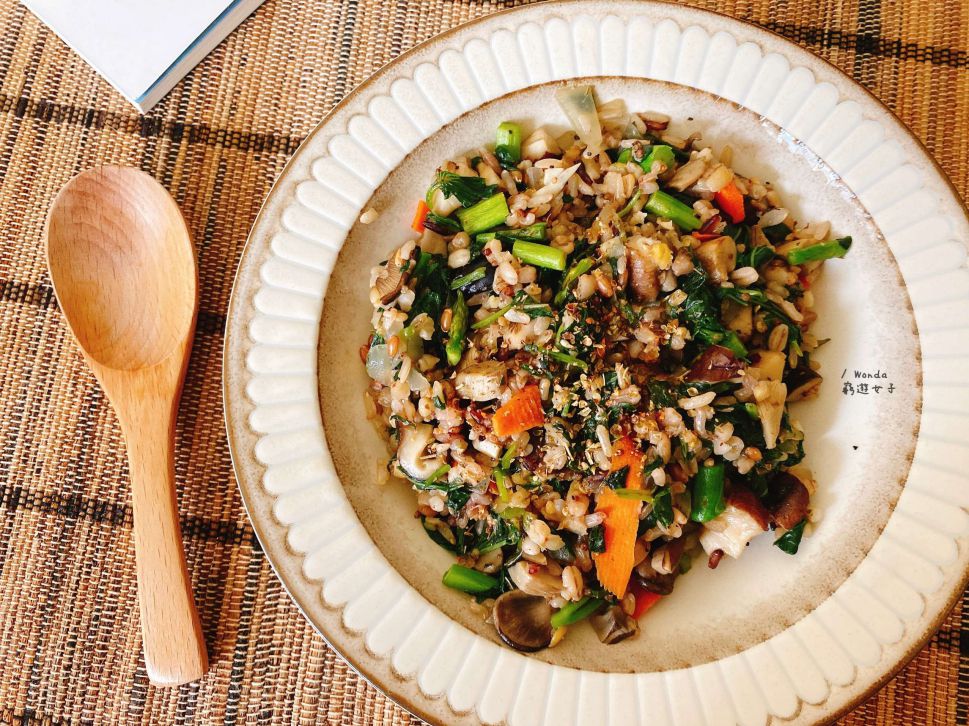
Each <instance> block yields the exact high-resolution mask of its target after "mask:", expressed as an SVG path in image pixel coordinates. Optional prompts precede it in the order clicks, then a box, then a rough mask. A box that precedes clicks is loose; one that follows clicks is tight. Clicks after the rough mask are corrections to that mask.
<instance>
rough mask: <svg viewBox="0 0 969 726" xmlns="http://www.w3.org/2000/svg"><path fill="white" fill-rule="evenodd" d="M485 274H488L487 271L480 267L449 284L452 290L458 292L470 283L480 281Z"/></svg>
mask: <svg viewBox="0 0 969 726" xmlns="http://www.w3.org/2000/svg"><path fill="white" fill-rule="evenodd" d="M487 274H488V271H487V270H486V269H485V268H484V266H483V265H482V266H481V267H475V268H474V269H473V270H471V272H469V273H468V274H467V275H462V276H461V277H456V278H455V279H454V280H453V281H452V282H451V289H452V290H460V289H461V288H462V287H464V286H465V285H469V284H471V283H472V282H477V281H478V280H480V279H481V278H482V277H484V276H485V275H487Z"/></svg>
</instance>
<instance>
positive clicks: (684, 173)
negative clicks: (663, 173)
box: [667, 158, 707, 192]
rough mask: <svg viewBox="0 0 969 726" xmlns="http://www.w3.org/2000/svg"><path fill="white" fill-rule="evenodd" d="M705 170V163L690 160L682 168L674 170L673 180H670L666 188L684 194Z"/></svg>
mask: <svg viewBox="0 0 969 726" xmlns="http://www.w3.org/2000/svg"><path fill="white" fill-rule="evenodd" d="M706 170H707V163H706V162H705V161H704V160H703V159H700V158H695V159H690V160H689V161H688V162H686V163H685V164H684V165H683V166H681V167H680V168H679V169H677V170H676V173H675V174H673V178H672V179H670V181H669V184H667V186H668V187H671V188H672V189H675V190H676V191H678V192H684V191H686V190H687V189H689V188H690V187H692V186H693V185H694V184H696V183H697V182H698V181H700V177H701V176H703V174H704V173H705V172H706Z"/></svg>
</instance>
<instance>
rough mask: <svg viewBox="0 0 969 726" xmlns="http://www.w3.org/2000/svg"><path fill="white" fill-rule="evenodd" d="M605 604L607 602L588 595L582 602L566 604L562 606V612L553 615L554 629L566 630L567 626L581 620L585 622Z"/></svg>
mask: <svg viewBox="0 0 969 726" xmlns="http://www.w3.org/2000/svg"><path fill="white" fill-rule="evenodd" d="M605 602H606V601H605V600H600V599H599V598H597V597H592V596H591V595H586V596H585V597H583V598H582V599H581V600H577V601H576V602H569V603H566V604H565V605H563V606H562V609H561V610H558V611H557V612H555V613H554V614H553V615H552V627H553V628H564V627H565V626H566V625H572V624H573V623H577V622H579V621H580V620H585V619H586V618H587V617H589V616H590V615H593V614H595V612H596V611H597V610H598V609H599V608H601V607H602V606H603V605H604V604H605Z"/></svg>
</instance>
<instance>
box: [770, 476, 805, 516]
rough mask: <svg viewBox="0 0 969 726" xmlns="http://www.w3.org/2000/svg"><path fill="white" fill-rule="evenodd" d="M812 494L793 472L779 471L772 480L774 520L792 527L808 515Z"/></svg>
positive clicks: (772, 513) (771, 500) (771, 501)
mask: <svg viewBox="0 0 969 726" xmlns="http://www.w3.org/2000/svg"><path fill="white" fill-rule="evenodd" d="M810 504H811V495H810V493H809V492H808V490H807V487H805V486H804V484H802V483H801V480H800V479H798V478H797V477H796V476H794V475H793V474H789V473H787V472H786V471H782V472H780V473H778V474H777V475H776V476H775V477H774V478H773V479H772V480H771V482H770V503H769V508H770V513H771V518H772V519H773V520H774V522H775V523H776V524H777V525H778V526H780V527H783V528H784V529H790V528H791V527H793V526H794V525H796V524H797V523H798V522H800V521H801V520H802V519H804V518H805V517H806V516H807V513H808V508H809V507H810Z"/></svg>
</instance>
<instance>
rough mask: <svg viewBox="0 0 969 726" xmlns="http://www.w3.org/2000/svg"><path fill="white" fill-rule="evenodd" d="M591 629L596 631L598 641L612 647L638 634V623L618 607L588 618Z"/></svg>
mask: <svg viewBox="0 0 969 726" xmlns="http://www.w3.org/2000/svg"><path fill="white" fill-rule="evenodd" d="M589 622H590V623H592V629H593V630H595V631H596V635H598V636H599V640H600V641H602V642H603V643H605V644H606V645H613V644H614V643H618V642H620V641H622V640H625V639H626V638H631V637H632V636H634V635H636V633H638V632H639V623H637V622H636V619H635V618H633V617H632V616H631V615H627V614H626V611H625V610H623V609H622V608H621V607H620V606H619V605H613V606H612V607H611V608H608V609H607V610H604V611H602V612H600V613H597V614H595V615H593V616H592V617H590V618H589Z"/></svg>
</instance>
